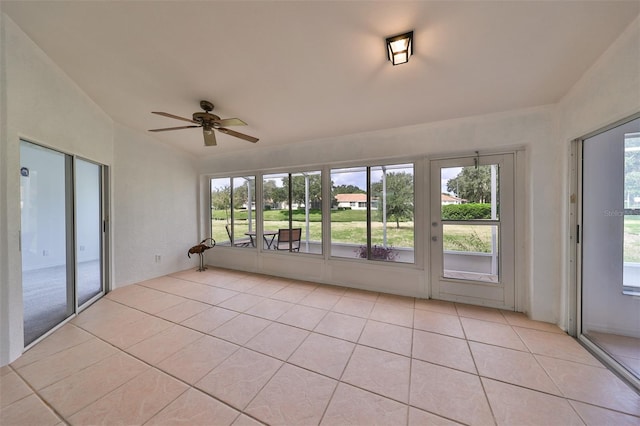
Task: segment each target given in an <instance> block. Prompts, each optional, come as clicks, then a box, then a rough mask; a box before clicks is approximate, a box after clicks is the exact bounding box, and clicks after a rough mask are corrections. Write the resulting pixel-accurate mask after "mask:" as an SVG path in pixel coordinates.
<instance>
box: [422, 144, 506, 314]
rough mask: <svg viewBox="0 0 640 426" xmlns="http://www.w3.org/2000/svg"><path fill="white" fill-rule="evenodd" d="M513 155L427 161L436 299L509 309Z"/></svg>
mask: <svg viewBox="0 0 640 426" xmlns="http://www.w3.org/2000/svg"><path fill="white" fill-rule="evenodd" d="M513 176H514V169H513V155H512V154H504V155H493V156H481V157H475V158H459V159H450V160H434V161H432V162H431V180H432V188H431V194H432V195H431V197H432V198H431V205H432V210H431V221H430V222H431V244H432V246H431V247H432V250H431V269H432V274H431V277H432V280H431V283H432V295H433V297H434V298H439V299H445V300H453V301H461V302H467V303H475V304H481V305H488V306H495V307H500V308H506V309H513V308H514V306H515V282H514V281H515V278H514V277H515V265H514V259H515V257H514V247H515V240H514V239H515V228H514V221H515V218H514V177H513Z"/></svg>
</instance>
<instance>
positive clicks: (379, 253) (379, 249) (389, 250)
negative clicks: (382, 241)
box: [356, 245, 398, 260]
mask: <svg viewBox="0 0 640 426" xmlns="http://www.w3.org/2000/svg"><path fill="white" fill-rule="evenodd" d="M356 257H359V258H360V259H366V258H367V246H360V247H358V248H357V249H356ZM396 257H398V253H397V252H396V251H395V250H394V249H393V247H383V246H378V245H374V246H373V247H371V259H378V260H394V259H395V258H396Z"/></svg>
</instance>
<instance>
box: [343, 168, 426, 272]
mask: <svg viewBox="0 0 640 426" xmlns="http://www.w3.org/2000/svg"><path fill="white" fill-rule="evenodd" d="M331 182H332V189H331V192H332V193H331V195H332V197H333V199H332V203H331V206H332V209H331V255H332V256H335V257H345V258H357V259H368V260H380V261H393V262H405V263H414V261H415V256H414V199H415V197H414V166H413V164H396V165H383V166H374V167H352V168H344V169H333V170H331Z"/></svg>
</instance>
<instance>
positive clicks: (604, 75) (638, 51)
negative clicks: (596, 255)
mask: <svg viewBox="0 0 640 426" xmlns="http://www.w3.org/2000/svg"><path fill="white" fill-rule="evenodd" d="M638 112H640V18H637V19H636V20H635V21H634V22H633V23H632V24H631V25H630V26H629V27H628V28H627V29H626V30H625V32H624V33H623V34H622V35H621V36H620V37H619V38H618V39H617V40H616V41H615V42H614V43H613V44H612V45H611V46H610V47H609V49H607V51H606V52H605V53H604V54H603V55H602V56H601V57H600V58H599V59H598V61H597V62H596V63H595V64H594V65H593V66H592V67H591V68H590V69H589V70H588V71H587V72H586V73H585V75H584V76H583V77H582V78H581V79H580V80H579V81H578V82H577V83H576V84H575V85H574V87H573V88H572V89H571V90H570V91H569V92H568V93H567V95H566V96H564V97H563V98H562V99H561V100H560V102H559V103H558V115H557V120H558V122H557V123H558V124H557V126H558V134H559V136H558V144H557V148H556V149H555V152H554V154H555V155H556V156H557V157H558V158H559V159H560V161H561V164H562V166H563V167H562V171H563V174H562V176H561V178H562V179H561V182H562V185H563V192H562V193H561V200H560V201H561V204H560V205H561V206H562V211H561V215H562V216H561V217H563V218H567V217H568V211H569V206H570V205H571V204H570V195H571V194H570V189H569V166H568V165H569V155H570V151H569V147H570V141H571V140H573V139H575V138H580V137H582V136H585V135H587V134H588V133H591V132H593V131H596V130H598V129H601V128H602V127H604V126H607V125H610V124H613V123H615V122H617V121H618V120H621V119H624V118H626V117H629V116H631V115H633V114H634V113H638ZM568 227H569V222H568V220H565V221H564V222H562V229H561V232H562V233H561V235H563V236H566V235H569V229H568ZM560 242H561V243H562V244H563V249H562V266H563V271H562V284H563V285H562V287H561V289H562V290H563V291H562V292H561V294H560V295H559V296H560V297H558V300H560V302H561V305H560V306H561V318H562V319H563V320H565V319H566V318H568V315H569V314H568V312H569V311H570V309H569V306H570V304H571V303H572V302H573V301H572V300H570V292H568V291H567V290H568V289H569V286H570V285H571V282H570V270H569V268H571V267H572V264H570V262H569V251H570V250H572V245H571V244H570V242H569V240H568V239H567V238H562V239H561V240H560ZM615 300H618V301H619V302H620V303H613V302H612V303H610V304H609V305H608V306H607V310H608V311H609V312H619V311H621V310H622V309H623V308H624V305H625V304H628V303H627V302H628V299H620V298H616V299H615ZM625 301H627V302H625ZM636 306H637V304H636ZM590 326H591V327H594V328H601V329H603V330H604V329H607V328H608V327H609V326H608V325H607V324H590Z"/></svg>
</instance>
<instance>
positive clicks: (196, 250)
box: [187, 238, 216, 272]
mask: <svg viewBox="0 0 640 426" xmlns="http://www.w3.org/2000/svg"><path fill="white" fill-rule="evenodd" d="M207 240H211V245H210V246H208V245H206V244H205V243H206V242H207ZM215 246H216V240H214V239H213V238H205V239H204V240H202V241H200V244H197V245H195V246H193V247H191V248H190V249H189V252H187V257H189V259H191V255H192V254H197V255H198V256H200V267H199V268H198V272H202V271H204V270H205V269H207V267H206V266H204V252H205V251H207V250H209V249H210V248H214V247H215Z"/></svg>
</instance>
